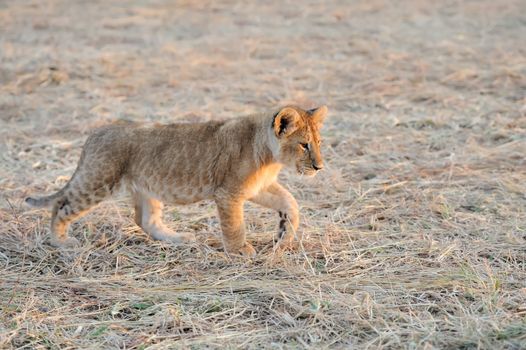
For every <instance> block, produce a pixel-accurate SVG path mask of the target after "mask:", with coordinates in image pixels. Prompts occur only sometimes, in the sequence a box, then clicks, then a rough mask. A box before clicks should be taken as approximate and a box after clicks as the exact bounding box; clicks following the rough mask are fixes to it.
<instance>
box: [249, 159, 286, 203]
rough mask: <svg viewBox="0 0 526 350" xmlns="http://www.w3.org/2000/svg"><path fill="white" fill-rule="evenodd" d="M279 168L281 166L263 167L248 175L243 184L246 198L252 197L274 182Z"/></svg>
mask: <svg viewBox="0 0 526 350" xmlns="http://www.w3.org/2000/svg"><path fill="white" fill-rule="evenodd" d="M281 167H282V165H281V164H271V165H265V166H262V167H261V168H259V169H258V170H256V171H255V172H253V173H252V174H250V175H249V176H248V178H247V180H246V181H245V182H244V184H243V188H244V192H245V195H246V197H247V198H251V197H254V196H255V195H257V194H258V193H259V192H260V191H261V190H264V189H265V188H267V187H268V186H269V185H270V184H272V183H273V182H274V181H276V178H277V177H278V174H279V171H280V170H281Z"/></svg>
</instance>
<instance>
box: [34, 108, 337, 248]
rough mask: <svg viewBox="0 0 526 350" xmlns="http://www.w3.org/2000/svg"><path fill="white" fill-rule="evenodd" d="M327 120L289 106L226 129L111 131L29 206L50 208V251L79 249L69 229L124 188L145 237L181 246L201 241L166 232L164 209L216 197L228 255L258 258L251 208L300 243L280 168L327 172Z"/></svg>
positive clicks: (100, 134) (93, 139)
mask: <svg viewBox="0 0 526 350" xmlns="http://www.w3.org/2000/svg"><path fill="white" fill-rule="evenodd" d="M326 114H327V107H325V106H323V107H320V108H317V109H315V110H310V111H305V110H302V109H300V108H298V107H293V106H290V107H285V108H282V109H280V110H279V111H278V112H275V113H267V114H259V115H253V116H249V117H244V118H236V119H231V120H228V121H222V122H217V121H210V122H207V123H197V124H171V125H163V126H149V127H148V126H140V125H133V126H130V125H126V126H124V125H121V126H119V125H113V126H107V127H104V128H101V129H99V130H97V131H95V132H94V133H93V134H92V135H91V136H90V137H89V138H88V139H87V141H86V143H85V145H84V148H83V150H82V154H81V156H80V160H79V163H78V166H77V169H76V170H75V173H74V174H73V176H72V178H71V180H70V181H69V182H68V183H67V184H66V186H65V187H64V188H62V189H61V190H59V191H58V192H57V193H55V194H52V195H50V196H48V197H42V198H36V199H35V198H27V199H26V202H27V203H28V204H30V205H32V206H37V207H43V206H52V207H53V209H52V218H51V243H52V244H53V245H56V246H73V245H76V244H78V242H77V240H76V239H75V238H73V237H68V234H67V230H68V227H69V225H70V223H71V222H72V221H73V220H74V219H77V218H79V217H80V216H82V215H84V214H85V213H86V212H87V211H88V210H89V209H91V208H92V207H94V206H95V205H97V204H98V203H100V202H101V201H103V200H104V199H106V198H108V197H109V196H110V195H111V194H113V193H114V192H115V191H117V190H118V189H120V188H125V189H127V190H128V191H129V192H131V195H132V199H133V202H134V206H135V221H136V223H137V224H138V225H139V226H140V227H141V228H142V229H143V230H144V231H145V232H147V233H148V234H150V235H151V236H152V237H153V238H155V239H160V240H168V241H172V242H176V243H185V242H191V241H194V240H195V236H194V234H193V233H185V232H173V231H171V230H170V229H169V228H167V227H166V226H165V225H164V224H163V222H162V207H163V202H167V203H170V204H188V203H194V202H197V201H200V200H205V199H212V200H214V201H215V202H216V204H217V208H218V213H219V218H220V220H221V228H222V231H223V242H224V246H225V249H226V250H227V252H230V253H234V254H242V255H247V256H253V255H255V250H254V248H253V247H252V246H251V245H250V243H248V242H247V241H246V239H245V225H244V221H243V204H244V202H245V201H247V200H250V201H253V202H255V203H257V204H260V205H262V206H264V207H268V208H272V209H275V210H276V211H277V212H278V213H279V217H280V221H279V231H278V235H277V237H278V239H280V240H281V241H282V242H290V241H292V240H293V239H294V237H295V233H296V230H297V228H298V224H299V214H298V205H297V203H296V201H295V199H294V197H293V196H292V195H291V194H290V193H289V192H288V191H287V190H286V189H284V188H283V187H282V186H281V185H280V184H279V183H278V182H277V181H276V179H277V176H278V173H279V171H280V170H281V168H282V166H283V165H285V166H289V167H292V168H294V169H295V170H296V171H297V172H298V173H300V174H305V175H309V176H311V175H314V174H315V173H316V172H317V171H318V170H319V169H321V168H322V167H323V161H322V157H321V153H320V133H319V130H320V128H321V124H322V122H323V119H324V118H325V116H326Z"/></svg>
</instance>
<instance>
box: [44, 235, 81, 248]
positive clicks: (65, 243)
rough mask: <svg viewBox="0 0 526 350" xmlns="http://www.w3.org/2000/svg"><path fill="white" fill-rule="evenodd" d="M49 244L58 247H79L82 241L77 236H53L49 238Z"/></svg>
mask: <svg viewBox="0 0 526 350" xmlns="http://www.w3.org/2000/svg"><path fill="white" fill-rule="evenodd" d="M49 244H51V245H52V246H53V247H57V248H64V249H67V248H77V247H79V246H80V242H79V241H78V239H76V238H75V237H67V238H65V239H58V238H56V237H51V238H50V239H49Z"/></svg>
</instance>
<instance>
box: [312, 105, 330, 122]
mask: <svg viewBox="0 0 526 350" xmlns="http://www.w3.org/2000/svg"><path fill="white" fill-rule="evenodd" d="M327 112H328V108H327V106H321V107H318V108H315V109H311V110H310V111H309V113H310V116H311V118H312V120H314V122H315V123H316V124H318V125H319V126H321V125H322V124H323V121H324V120H325V117H326V116H327Z"/></svg>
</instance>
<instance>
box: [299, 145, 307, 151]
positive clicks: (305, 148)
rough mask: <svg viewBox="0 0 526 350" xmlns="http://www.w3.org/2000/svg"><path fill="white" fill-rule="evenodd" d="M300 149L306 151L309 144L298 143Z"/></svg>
mask: <svg viewBox="0 0 526 350" xmlns="http://www.w3.org/2000/svg"><path fill="white" fill-rule="evenodd" d="M300 147H301V148H302V149H303V150H304V151H306V150H307V149H309V144H308V143H300Z"/></svg>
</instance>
